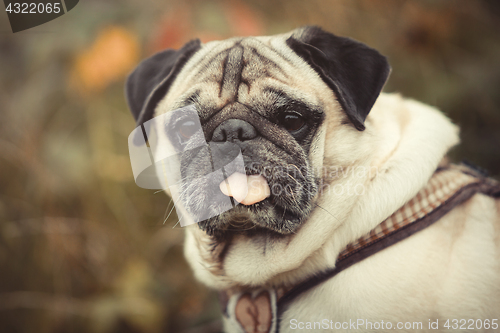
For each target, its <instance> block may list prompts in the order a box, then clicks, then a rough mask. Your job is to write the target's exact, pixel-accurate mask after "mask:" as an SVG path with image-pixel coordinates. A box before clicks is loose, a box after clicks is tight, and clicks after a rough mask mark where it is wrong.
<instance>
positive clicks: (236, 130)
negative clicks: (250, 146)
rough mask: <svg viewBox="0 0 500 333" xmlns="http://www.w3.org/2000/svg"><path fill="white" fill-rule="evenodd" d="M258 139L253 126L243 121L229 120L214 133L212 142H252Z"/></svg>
mask: <svg viewBox="0 0 500 333" xmlns="http://www.w3.org/2000/svg"><path fill="white" fill-rule="evenodd" d="M256 137H257V130H256V129H255V127H253V126H252V125H251V124H249V123H247V122H246V121H244V120H241V119H228V120H226V121H225V122H223V123H222V124H220V125H219V126H217V128H216V129H215V131H214V134H213V135H212V141H214V142H226V141H229V142H234V141H236V140H239V141H247V140H252V139H254V138H256Z"/></svg>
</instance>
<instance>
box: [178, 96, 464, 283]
mask: <svg viewBox="0 0 500 333" xmlns="http://www.w3.org/2000/svg"><path fill="white" fill-rule="evenodd" d="M457 142H458V130H457V128H456V126H454V125H453V124H452V123H451V122H450V121H449V120H448V119H447V118H446V117H444V116H443V115H442V114H441V113H439V112H438V111H437V110H435V109H433V108H431V107H428V106H425V105H423V104H420V103H418V102H414V101H409V100H403V99H402V98H401V97H400V96H399V95H387V94H382V95H381V96H380V97H379V99H378V101H377V102H376V104H375V106H374V107H373V109H372V111H371V113H370V115H369V117H368V118H367V121H366V130H365V131H364V132H361V134H360V133H359V132H357V131H353V130H352V129H351V128H348V127H345V128H341V129H339V130H338V131H332V132H331V133H328V134H327V137H326V140H325V145H326V146H325V151H327V152H329V154H330V155H328V156H325V166H328V165H329V163H331V162H332V161H334V162H335V163H337V165H341V166H351V167H356V168H365V169H364V170H374V171H375V173H373V172H366V173H365V175H364V176H360V174H359V173H357V172H349V173H347V175H345V177H343V178H342V179H337V180H332V182H331V184H333V185H336V184H343V186H345V188H344V189H345V190H347V189H351V192H350V193H346V192H345V191H344V192H341V191H335V190H330V191H327V192H326V191H324V192H323V193H322V194H321V195H320V196H319V198H318V200H317V205H318V207H317V208H316V209H315V210H314V211H313V213H312V214H311V216H310V217H309V218H308V220H307V221H305V223H304V224H303V226H302V227H301V228H300V229H299V230H298V232H297V233H296V234H293V235H290V236H287V237H284V238H283V239H281V240H276V239H272V238H271V237H269V238H266V236H258V237H246V236H243V235H238V236H235V237H233V239H232V240H231V243H230V244H224V243H214V242H213V240H211V239H210V238H209V237H208V236H207V235H206V234H205V233H204V232H203V231H201V230H199V228H198V227H197V226H196V225H193V226H189V227H187V237H186V256H187V258H188V260H189V261H190V263H191V265H192V267H193V268H194V271H195V275H196V276H197V278H198V279H200V280H201V281H203V282H204V283H205V284H207V285H209V286H211V287H213V288H216V289H228V288H237V287H238V286H244V287H252V286H255V287H256V286H287V285H293V284H294V283H296V282H297V281H300V280H303V279H305V278H307V277H308V276H310V275H312V274H314V273H315V272H318V271H321V270H324V269H326V268H331V267H334V266H335V262H336V259H337V257H338V254H339V253H340V252H341V251H342V250H343V249H344V248H345V247H346V246H347V245H348V244H349V243H351V242H353V241H354V240H356V239H358V238H359V237H361V236H363V235H364V234H365V233H367V232H369V231H370V230H372V229H373V228H374V227H375V226H377V225H378V224H379V223H380V222H382V221H383V220H385V219H386V218H387V217H388V216H390V215H391V214H392V213H393V212H394V211H396V210H397V209H398V208H400V207H401V206H403V204H404V203H406V202H407V201H408V200H410V199H411V198H412V197H413V196H415V194H416V193H417V192H418V191H419V190H420V189H421V188H422V187H423V186H424V185H425V184H426V183H427V181H428V180H429V178H430V177H431V176H432V174H433V172H434V170H435V169H436V167H437V166H438V164H439V162H440V161H441V159H442V158H443V156H444V155H445V154H446V152H447V151H448V149H449V148H450V147H451V146H453V145H455V144H456V143H457ZM327 145H332V146H330V147H328V146H327ZM333 145H335V146H333ZM355 145H356V146H355ZM353 147H356V148H354V149H353ZM359 147H361V148H359ZM346 150H350V151H349V152H346ZM366 156H370V157H369V158H368V159H367V158H366ZM340 157H344V160H341V159H340ZM363 157H365V158H363ZM356 188H358V189H361V188H362V189H363V192H362V193H360V191H355V189H356ZM332 203H335V205H332ZM221 253H223V254H224V255H223V256H221ZM221 258H222V260H221Z"/></svg>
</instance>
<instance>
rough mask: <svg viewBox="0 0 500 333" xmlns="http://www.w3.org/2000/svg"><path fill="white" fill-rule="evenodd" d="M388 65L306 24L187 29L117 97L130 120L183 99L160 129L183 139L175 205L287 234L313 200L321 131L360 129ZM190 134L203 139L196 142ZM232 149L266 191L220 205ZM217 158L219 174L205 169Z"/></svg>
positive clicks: (215, 219)
mask: <svg viewBox="0 0 500 333" xmlns="http://www.w3.org/2000/svg"><path fill="white" fill-rule="evenodd" d="M389 72H390V67H389V65H388V63H387V61H386V58H385V57H383V56H382V55H380V54H379V53H378V52H377V51H375V50H373V49H371V48H369V47H367V46H366V45H364V44H361V43H359V42H356V41H354V40H352V39H348V38H343V37H338V36H335V35H333V34H330V33H328V32H325V31H323V30H321V29H320V28H317V27H305V28H301V29H298V30H295V31H292V32H291V33H288V34H283V35H277V36H271V37H247V38H233V39H229V40H225V41H214V42H210V43H207V44H204V45H202V44H200V42H199V41H197V40H195V41H192V42H190V43H188V44H186V45H185V46H184V47H183V48H182V49H180V50H178V51H174V50H166V51H163V52H161V53H158V54H156V55H154V56H152V57H151V58H149V59H146V60H144V61H143V62H142V63H141V64H140V65H139V66H138V67H137V69H136V70H135V71H134V72H133V73H132V74H131V75H130V76H129V78H128V81H127V99H128V102H129V105H130V108H131V110H132V113H133V115H134V117H135V119H136V120H137V123H138V124H143V123H144V122H146V121H148V120H150V119H151V118H153V117H156V116H158V115H162V114H167V113H169V112H172V111H174V110H178V109H182V108H185V107H188V109H189V110H191V111H192V110H194V112H185V113H184V115H182V116H179V117H175V119H170V120H169V123H168V126H166V127H165V128H164V130H165V133H164V134H163V135H164V136H165V137H166V138H168V140H169V142H170V143H171V144H173V145H178V146H179V147H178V150H179V149H180V151H182V152H181V153H180V154H179V165H180V174H181V176H180V178H181V179H182V181H181V184H180V188H181V190H180V198H181V202H182V205H184V206H185V208H186V211H187V212H189V213H190V214H192V215H193V216H195V217H196V216H198V217H199V216H202V215H203V214H204V213H206V212H209V213H210V214H209V216H211V217H210V218H208V219H205V220H204V221H202V222H200V223H199V226H200V227H201V228H202V229H203V230H205V231H207V232H208V233H209V234H210V235H214V236H223V235H225V234H226V233H227V232H237V233H245V234H247V235H252V234H253V233H259V232H262V231H264V232H266V233H272V234H276V235H286V234H290V233H294V232H295V231H296V230H297V229H298V228H299V227H300V226H301V224H302V223H303V222H304V221H305V220H306V219H307V217H308V216H309V214H310V213H311V211H312V210H313V208H314V207H315V200H316V198H317V196H318V191H319V186H320V183H321V179H322V176H323V175H322V173H321V171H320V169H321V167H322V166H323V160H324V156H325V151H324V150H325V137H326V135H327V133H328V132H329V131H331V130H334V129H335V128H338V127H346V128H348V130H350V131H355V132H357V131H363V130H364V128H365V127H364V121H365V119H366V117H367V115H368V113H369V112H370V109H371V108H372V106H373V104H374V103H375V100H376V99H377V97H378V95H379V93H380V91H381V89H382V87H383V85H384V83H385V81H386V80H387V77H388V75H389ZM193 115H194V118H193ZM197 126H201V128H202V132H200V133H199V132H198V131H197ZM200 135H201V136H202V138H201V139H202V140H203V139H204V140H205V142H206V143H207V145H205V146H203V148H200V149H195V147H197V145H196V144H194V142H195V141H199V140H200ZM190 148H193V149H190ZM239 154H240V155H239ZM236 156H242V159H243V167H244V171H243V172H244V174H246V176H247V177H246V179H247V180H249V179H254V180H255V181H256V184H257V185H254V187H253V188H252V185H251V184H250V183H249V184H250V185H249V186H250V187H249V188H248V191H253V190H259V191H261V192H263V193H265V194H262V193H260V194H257V195H256V198H255V199H254V200H250V201H248V200H247V202H245V201H243V205H235V204H234V201H231V203H232V206H233V207H232V208H231V209H225V208H224V209H222V208H223V207H221V204H220V203H221V202H227V200H226V201H225V200H224V199H227V195H228V193H227V192H224V190H223V189H222V187H221V186H222V184H221V181H224V179H226V178H227V177H229V176H230V175H231V173H232V171H231V170H230V169H231V168H228V167H227V166H228V165H230V162H231V161H233V160H234V159H235V158H236ZM224 168H226V169H224ZM221 169H222V170H224V172H223V173H222V175H223V176H222V178H218V177H204V176H207V175H210V174H212V173H213V172H214V171H216V170H221ZM233 171H234V170H233ZM249 176H253V178H252V177H249ZM226 181H227V180H226ZM239 201H241V200H239ZM220 211H221V212H222V213H220V214H217V212H220Z"/></svg>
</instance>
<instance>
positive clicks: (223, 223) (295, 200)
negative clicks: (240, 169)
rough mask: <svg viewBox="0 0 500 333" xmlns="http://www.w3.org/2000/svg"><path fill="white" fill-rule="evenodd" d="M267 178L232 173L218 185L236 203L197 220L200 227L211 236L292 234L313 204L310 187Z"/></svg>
mask: <svg viewBox="0 0 500 333" xmlns="http://www.w3.org/2000/svg"><path fill="white" fill-rule="evenodd" d="M277 184H281V185H282V184H283V180H282V181H281V182H276V181H271V182H270V181H268V180H267V179H266V178H265V177H264V176H262V175H241V174H239V175H238V174H233V175H232V176H230V177H228V178H227V179H225V180H224V181H223V182H221V183H220V184H219V188H220V191H221V193H222V194H223V195H225V196H227V197H230V198H231V199H232V200H234V201H235V202H237V203H239V204H236V205H235V206H234V207H233V208H232V209H229V210H227V211H225V212H223V213H221V214H219V215H217V216H213V217H211V218H209V219H206V220H204V221H202V222H200V223H198V225H199V227H200V228H201V229H202V230H204V231H206V232H207V233H208V234H210V235H213V236H223V235H227V234H228V233H231V234H245V235H247V236H252V235H256V234H262V233H266V234H275V235H276V236H282V235H288V234H291V233H294V232H295V231H296V230H297V228H298V227H299V226H300V225H301V222H302V221H303V220H305V218H306V217H307V216H308V215H309V213H310V211H311V207H312V203H311V199H312V197H311V193H312V192H311V190H310V189H307V190H305V189H304V188H303V186H297V185H298V184H297V183H295V187H293V186H291V185H287V186H285V190H280V191H279V193H278V191H277V189H280V188H281V187H283V186H277Z"/></svg>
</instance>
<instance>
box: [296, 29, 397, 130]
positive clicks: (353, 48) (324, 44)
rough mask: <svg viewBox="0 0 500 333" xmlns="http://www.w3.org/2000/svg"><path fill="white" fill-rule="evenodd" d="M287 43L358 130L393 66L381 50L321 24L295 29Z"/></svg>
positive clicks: (361, 128)
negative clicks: (310, 69) (328, 29)
mask: <svg viewBox="0 0 500 333" xmlns="http://www.w3.org/2000/svg"><path fill="white" fill-rule="evenodd" d="M286 43H287V45H288V46H289V47H290V48H291V49H292V50H293V51H294V52H295V53H297V54H298V55H299V56H300V57H301V58H302V59H304V60H305V61H306V62H307V63H308V64H309V65H310V66H311V67H312V68H313V69H314V70H315V71H316V72H318V74H319V75H320V77H321V78H322V79H323V81H324V82H325V83H326V84H327V85H328V86H329V87H330V89H332V90H333V91H334V93H335V95H336V96H337V99H338V101H339V103H340V105H341V106H342V108H343V109H344V111H345V112H346V113H347V116H348V117H349V119H350V120H351V122H352V123H353V125H354V127H356V129H358V130H360V131H363V130H364V129H365V126H364V121H365V119H366V116H367V115H368V113H369V112H370V110H371V108H372V106H373V104H374V103H375V100H376V99H377V97H378V95H379V94H380V91H381V90H382V88H383V86H384V84H385V82H386V80H387V78H388V77H389V73H390V71H391V68H390V66H389V63H388V62H387V59H386V58H385V57H384V56H383V55H381V54H380V53H379V52H378V51H376V50H374V49H372V48H370V47H368V46H366V45H364V44H362V43H359V42H357V41H355V40H352V39H349V38H345V37H338V36H335V35H333V34H331V33H329V32H326V31H323V30H322V29H321V28H319V27H314V26H313V27H305V28H301V29H299V30H296V31H295V32H294V33H293V34H292V36H291V37H290V38H288V39H287V41H286Z"/></svg>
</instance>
